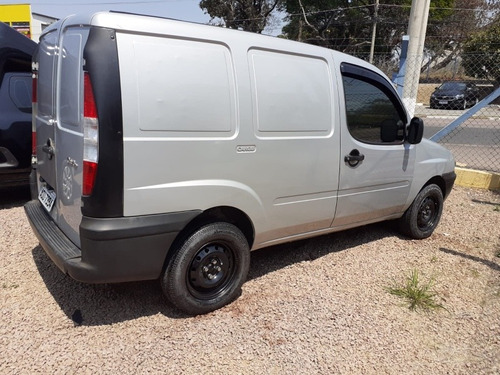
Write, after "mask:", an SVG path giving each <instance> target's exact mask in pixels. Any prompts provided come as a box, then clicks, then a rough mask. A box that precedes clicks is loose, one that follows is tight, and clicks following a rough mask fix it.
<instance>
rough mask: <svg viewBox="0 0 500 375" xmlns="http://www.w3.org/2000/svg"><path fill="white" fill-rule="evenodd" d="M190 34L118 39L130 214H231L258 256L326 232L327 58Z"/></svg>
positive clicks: (329, 210) (333, 178)
mask: <svg viewBox="0 0 500 375" xmlns="http://www.w3.org/2000/svg"><path fill="white" fill-rule="evenodd" d="M190 30H191V35H175V33H172V34H173V35H154V36H152V35H148V36H144V35H136V34H132V33H121V32H119V33H117V40H118V52H119V61H120V70H121V71H122V72H127V74H122V76H121V87H122V95H123V118H124V164H125V165H126V168H125V173H124V214H125V216H134V215H143V214H148V213H162V212H176V211H186V210H193V209H201V210H207V209H210V208H213V207H218V206H231V207H234V208H237V209H239V210H241V211H243V212H244V213H245V214H246V215H247V216H248V217H249V218H250V219H251V220H252V224H253V225H254V227H255V232H256V236H257V238H256V239H255V245H256V247H258V246H259V245H260V244H264V243H266V242H269V241H275V240H277V239H279V238H286V237H287V236H290V235H294V234H296V233H308V232H314V231H317V230H322V229H325V228H329V226H330V224H331V221H332V219H333V214H334V212H335V204H336V199H337V198H336V194H337V187H338V161H339V139H338V137H339V134H337V133H336V132H335V131H334V124H335V121H336V119H338V114H337V113H336V111H334V110H333V108H334V104H333V103H334V102H335V100H336V93H335V88H334V86H333V84H332V78H331V70H332V66H331V65H332V62H331V58H330V55H329V54H328V53H327V52H325V55H324V56H313V55H311V56H306V55H304V54H301V53H300V52H298V51H297V52H293V51H292V52H290V51H284V50H282V51H280V50H275V49H273V48H272V47H273V46H274V43H275V41H274V40H273V39H271V38H269V40H268V43H269V45H266V44H263V45H262V46H255V45H253V44H251V41H252V40H253V39H254V38H253V36H252V35H249V36H247V35H245V34H238V38H234V41H233V40H231V38H225V39H224V42H222V41H219V40H217V39H216V38H214V39H215V40H210V39H206V38H207V35H206V33H204V34H200V33H196V28H192V29H190ZM169 31H172V30H169ZM214 31H215V32H219V30H217V29H216V28H215V29H214ZM247 39H248V40H247ZM248 93H250V95H248Z"/></svg>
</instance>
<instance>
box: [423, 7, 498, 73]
mask: <svg viewBox="0 0 500 375" xmlns="http://www.w3.org/2000/svg"><path fill="white" fill-rule="evenodd" d="M450 5H452V4H445V3H442V2H439V1H436V0H435V1H432V2H431V7H433V8H434V11H433V8H431V15H430V21H429V26H428V32H427V37H426V41H425V49H426V52H427V56H429V59H428V60H427V62H426V64H425V65H424V66H423V67H422V71H424V70H426V69H427V67H429V66H432V67H433V69H436V70H438V69H441V68H444V67H446V66H447V65H448V64H449V63H450V62H451V61H453V60H454V59H455V58H456V57H457V56H459V55H460V54H461V53H462V51H463V46H464V42H465V41H466V40H467V38H468V37H469V36H470V35H471V34H472V33H474V32H477V31H478V30H480V28H481V25H482V24H483V23H484V22H485V20H486V19H488V16H487V15H488V13H490V14H491V12H492V11H493V8H492V7H491V4H490V2H489V1H488V0H455V1H454V4H453V5H454V6H453V9H450V8H447V7H448V6H450ZM438 9H442V12H441V13H436V10H438ZM447 9H449V10H448V11H447ZM433 12H434V14H432V13H433Z"/></svg>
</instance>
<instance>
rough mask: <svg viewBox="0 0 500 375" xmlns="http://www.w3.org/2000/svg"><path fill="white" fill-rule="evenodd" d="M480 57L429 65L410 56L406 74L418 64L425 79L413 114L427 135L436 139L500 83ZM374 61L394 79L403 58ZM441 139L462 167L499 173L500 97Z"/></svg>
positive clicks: (453, 59) (380, 58)
mask: <svg viewBox="0 0 500 375" xmlns="http://www.w3.org/2000/svg"><path fill="white" fill-rule="evenodd" d="M360 57H361V58H364V59H367V56H360ZM481 59H482V56H480V55H461V56H457V57H454V58H447V60H448V61H443V60H444V58H443V59H442V60H441V61H440V60H437V61H435V62H434V64H426V59H425V57H424V58H418V59H416V58H413V59H412V57H411V56H409V57H408V58H407V60H406V61H407V62H406V67H407V73H408V71H409V70H410V69H412V68H415V66H416V65H418V68H419V70H420V79H419V81H418V84H417V83H416V84H415V85H417V86H418V87H416V88H415V89H414V90H413V91H414V92H415V94H416V102H415V101H413V102H412V103H411V104H410V107H412V106H413V104H414V115H415V116H418V117H420V118H422V119H423V120H424V122H425V133H424V136H425V137H427V138H431V137H432V136H433V135H434V134H436V133H437V132H438V131H440V130H441V129H443V128H445V127H446V126H447V125H449V124H450V123H452V122H453V121H454V120H456V119H457V118H459V117H460V116H461V115H463V114H464V113H465V112H467V111H470V110H471V109H472V108H473V107H474V106H475V105H476V104H477V103H478V102H480V101H481V100H482V99H484V98H485V97H486V96H487V95H489V94H490V93H492V92H493V91H494V90H495V89H496V88H497V87H498V82H496V81H495V80H494V79H493V78H492V77H489V76H488V72H487V71H484V68H483V67H482V66H481V61H482V60H481ZM374 64H375V65H376V66H378V67H379V68H380V69H381V70H383V71H384V72H385V73H386V74H387V75H388V76H389V77H391V76H392V77H395V75H396V74H397V73H398V70H399V60H398V59H397V58H394V57H382V56H375V59H374ZM471 72H475V73H474V74H471ZM478 73H479V74H478ZM481 73H482V74H481ZM405 103H406V102H405ZM406 104H408V103H406ZM480 105H481V103H480ZM477 108H478V107H476V108H475V109H477ZM475 109H473V110H475ZM410 112H411V109H410ZM438 142H439V143H440V144H442V145H443V146H445V147H446V148H448V149H449V150H451V151H452V152H453V154H454V156H455V159H456V161H457V165H458V166H462V167H465V168H470V169H478V170H483V171H490V172H497V173H498V172H500V98H497V99H496V100H494V101H492V102H491V103H490V104H488V105H486V106H484V108H482V109H480V110H479V111H477V112H476V113H475V114H474V115H472V116H471V117H470V118H469V119H467V120H465V121H464V122H463V123H461V124H460V125H459V126H458V127H456V128H455V129H454V130H453V131H451V132H450V133H449V134H447V135H445V136H444V137H442V138H441V139H439V140H438Z"/></svg>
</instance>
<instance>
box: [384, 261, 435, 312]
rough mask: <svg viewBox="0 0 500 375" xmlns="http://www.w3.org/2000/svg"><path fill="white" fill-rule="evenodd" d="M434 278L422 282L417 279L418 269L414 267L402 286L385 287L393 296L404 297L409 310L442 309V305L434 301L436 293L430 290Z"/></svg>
mask: <svg viewBox="0 0 500 375" xmlns="http://www.w3.org/2000/svg"><path fill="white" fill-rule="evenodd" d="M433 286H434V280H433V279H431V280H429V281H428V282H426V283H422V282H421V281H420V279H419V274H418V270H416V269H414V270H412V271H411V273H410V275H409V276H407V277H406V280H405V283H404V285H403V286H395V287H389V288H387V291H388V292H389V293H390V294H392V295H395V296H398V297H400V298H403V299H405V300H406V301H407V302H408V303H409V306H408V308H409V309H410V310H417V309H418V308H420V309H422V310H433V309H443V308H444V306H443V305H441V304H440V303H438V302H436V301H435V298H436V297H437V294H436V293H435V292H434V291H432V287H433Z"/></svg>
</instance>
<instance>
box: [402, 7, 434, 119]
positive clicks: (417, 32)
mask: <svg viewBox="0 0 500 375" xmlns="http://www.w3.org/2000/svg"><path fill="white" fill-rule="evenodd" d="M430 2H431V0H412V2H411V13H410V24H409V25H408V35H409V37H410V41H409V45H408V59H407V67H406V75H405V80H404V88H403V102H404V103H405V105H406V108H407V110H408V112H409V113H410V116H411V117H413V114H414V113H415V105H416V103H417V93H418V82H419V79H420V68H421V66H422V61H423V58H424V55H423V53H424V44H425V32H426V30H427V21H428V18H429V6H430Z"/></svg>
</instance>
